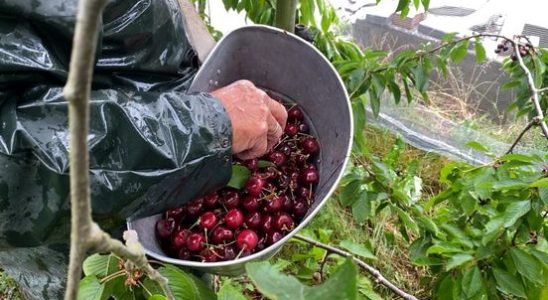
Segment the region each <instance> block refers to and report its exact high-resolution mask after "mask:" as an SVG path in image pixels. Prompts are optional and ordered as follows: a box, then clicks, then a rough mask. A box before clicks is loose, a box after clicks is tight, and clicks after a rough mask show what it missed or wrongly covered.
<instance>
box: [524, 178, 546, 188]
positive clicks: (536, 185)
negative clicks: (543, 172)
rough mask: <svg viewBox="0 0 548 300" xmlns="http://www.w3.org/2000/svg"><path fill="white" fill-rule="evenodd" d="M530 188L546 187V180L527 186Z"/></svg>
mask: <svg viewBox="0 0 548 300" xmlns="http://www.w3.org/2000/svg"><path fill="white" fill-rule="evenodd" d="M529 186H530V187H544V188H546V187H548V178H542V179H540V180H537V181H535V182H533V183H531V184H530V185H529Z"/></svg>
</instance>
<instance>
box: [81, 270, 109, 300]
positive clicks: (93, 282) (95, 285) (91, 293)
mask: <svg viewBox="0 0 548 300" xmlns="http://www.w3.org/2000/svg"><path fill="white" fill-rule="evenodd" d="M78 286H79V287H78V297H77V299H78V300H100V299H101V298H102V294H103V291H104V289H105V286H104V285H103V284H101V283H100V282H99V279H97V277H96V276H94V275H90V276H86V277H84V278H83V279H82V280H80V283H79V285H78Z"/></svg>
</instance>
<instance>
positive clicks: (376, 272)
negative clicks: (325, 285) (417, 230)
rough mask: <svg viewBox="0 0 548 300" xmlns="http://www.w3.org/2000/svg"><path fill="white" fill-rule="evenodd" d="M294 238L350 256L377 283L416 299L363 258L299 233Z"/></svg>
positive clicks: (403, 296) (407, 298)
mask: <svg viewBox="0 0 548 300" xmlns="http://www.w3.org/2000/svg"><path fill="white" fill-rule="evenodd" d="M294 238H296V239H298V240H301V241H304V242H307V243H309V244H311V245H313V246H316V247H319V248H322V249H325V250H327V251H329V252H331V253H334V254H337V255H340V256H344V257H352V259H353V260H354V262H355V263H356V264H358V266H360V267H361V268H362V269H364V270H365V271H367V272H368V273H369V274H370V275H372V276H373V278H374V279H375V282H377V283H380V284H382V285H384V286H386V287H387V288H388V289H390V290H391V291H392V292H394V293H395V294H396V295H398V296H400V297H402V298H403V299H406V300H418V299H417V298H416V297H415V296H413V295H410V294H408V293H406V292H404V291H403V290H401V289H400V288H398V287H397V286H395V285H394V284H393V283H391V282H390V281H388V279H386V278H385V277H384V276H383V275H382V274H381V272H379V270H377V269H375V268H373V267H372V266H370V265H369V264H367V263H366V262H364V261H363V260H361V259H358V258H356V257H354V256H353V255H352V254H350V253H348V252H346V251H344V250H341V249H338V248H335V247H333V246H330V245H326V244H324V243H320V242H318V241H315V240H313V239H311V238H308V237H305V236H302V235H300V234H296V235H295V236H294Z"/></svg>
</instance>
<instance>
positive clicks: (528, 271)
mask: <svg viewBox="0 0 548 300" xmlns="http://www.w3.org/2000/svg"><path fill="white" fill-rule="evenodd" d="M510 256H512V260H514V264H515V265H516V269H517V270H518V272H519V273H520V274H521V275H523V276H524V277H525V278H527V279H529V280H530V281H532V282H536V283H538V284H539V285H541V284H543V276H542V265H541V264H540V262H539V261H538V260H536V259H535V258H534V257H533V256H532V255H531V254H529V253H527V252H525V251H523V250H521V249H519V248H515V247H514V248H512V249H510Z"/></svg>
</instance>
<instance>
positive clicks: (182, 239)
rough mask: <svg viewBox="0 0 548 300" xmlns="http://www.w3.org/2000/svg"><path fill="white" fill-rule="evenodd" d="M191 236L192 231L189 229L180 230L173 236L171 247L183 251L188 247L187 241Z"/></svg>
mask: <svg viewBox="0 0 548 300" xmlns="http://www.w3.org/2000/svg"><path fill="white" fill-rule="evenodd" d="M189 234H190V230H188V229H182V230H179V231H177V232H175V233H173V235H172V236H171V245H173V247H174V248H175V249H181V248H183V247H184V246H185V245H186V239H187V237H188V235H189Z"/></svg>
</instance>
